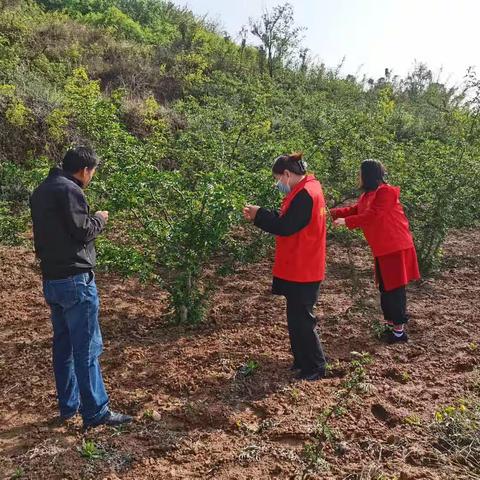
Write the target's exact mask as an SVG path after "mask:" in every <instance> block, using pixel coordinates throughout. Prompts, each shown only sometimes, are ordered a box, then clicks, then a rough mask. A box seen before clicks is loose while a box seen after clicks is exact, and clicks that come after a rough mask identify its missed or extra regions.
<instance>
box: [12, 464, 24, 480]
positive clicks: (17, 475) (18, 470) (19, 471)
mask: <svg viewBox="0 0 480 480" xmlns="http://www.w3.org/2000/svg"><path fill="white" fill-rule="evenodd" d="M23 475H24V471H23V468H21V467H17V468H16V469H15V472H13V475H12V476H11V477H10V478H11V480H17V479H18V478H22V477H23Z"/></svg>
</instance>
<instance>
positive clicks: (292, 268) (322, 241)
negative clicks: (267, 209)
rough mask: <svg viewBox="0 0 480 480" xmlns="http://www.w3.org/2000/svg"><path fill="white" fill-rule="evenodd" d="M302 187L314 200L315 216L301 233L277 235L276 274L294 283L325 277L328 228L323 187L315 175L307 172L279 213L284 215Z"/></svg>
mask: <svg viewBox="0 0 480 480" xmlns="http://www.w3.org/2000/svg"><path fill="white" fill-rule="evenodd" d="M301 190H306V191H307V192H308V194H309V195H310V197H311V198H312V200H313V207H312V217H311V219H310V223H309V224H308V225H307V226H306V227H305V228H303V229H302V230H300V231H299V232H297V233H294V234H293V235H290V236H288V237H281V236H277V237H275V240H276V249H275V263H274V266H273V276H274V277H277V278H281V279H283V280H288V281H291V282H300V283H306V282H319V281H321V280H323V279H324V278H325V256H326V255H325V254H326V243H327V242H326V234H327V229H326V215H325V199H324V198H323V190H322V186H321V185H320V182H319V181H318V180H316V179H315V177H314V176H313V175H307V176H306V177H305V178H304V179H303V180H302V181H301V182H300V183H299V184H298V185H296V186H295V187H294V188H293V189H292V191H291V192H290V193H289V194H288V195H287V196H286V197H285V198H284V200H283V202H282V206H281V208H280V216H281V215H284V214H285V212H286V211H287V210H288V208H289V207H290V204H291V203H292V200H293V199H294V198H295V196H296V195H297V194H298V193H299V192H300V191H301Z"/></svg>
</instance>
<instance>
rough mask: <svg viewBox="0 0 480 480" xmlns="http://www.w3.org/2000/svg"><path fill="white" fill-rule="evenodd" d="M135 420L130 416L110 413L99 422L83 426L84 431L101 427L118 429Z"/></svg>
mask: <svg viewBox="0 0 480 480" xmlns="http://www.w3.org/2000/svg"><path fill="white" fill-rule="evenodd" d="M132 420H133V417H131V416H130V415H125V414H123V413H116V412H112V411H108V413H107V414H106V415H105V416H103V417H102V418H101V419H100V420H97V421H95V422H92V423H87V424H85V423H84V424H83V429H84V430H88V429H89V428H95V427H98V426H99V425H108V426H109V427H118V426H120V425H125V424H127V423H130V422H131V421H132Z"/></svg>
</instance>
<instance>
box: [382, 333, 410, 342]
mask: <svg viewBox="0 0 480 480" xmlns="http://www.w3.org/2000/svg"><path fill="white" fill-rule="evenodd" d="M381 340H382V342H385V343H388V344H389V345H391V344H393V343H402V342H408V335H407V332H403V333H402V335H401V336H400V337H397V336H396V335H395V333H394V332H393V330H391V331H389V332H385V333H384V334H383V335H382V337H381Z"/></svg>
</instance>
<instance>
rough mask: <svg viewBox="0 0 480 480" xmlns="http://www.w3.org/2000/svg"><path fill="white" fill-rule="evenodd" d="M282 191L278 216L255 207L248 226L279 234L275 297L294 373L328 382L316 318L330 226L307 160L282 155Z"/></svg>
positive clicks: (278, 174) (276, 168)
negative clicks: (282, 308) (281, 305)
mask: <svg viewBox="0 0 480 480" xmlns="http://www.w3.org/2000/svg"><path fill="white" fill-rule="evenodd" d="M272 170H273V175H274V177H275V179H276V180H277V188H278V189H279V190H280V191H281V192H282V193H284V194H285V198H284V199H283V202H282V206H281V208H280V211H279V212H273V211H270V210H266V209H264V208H260V207H257V206H253V205H247V206H246V207H245V208H244V211H243V213H244V216H245V218H246V219H247V220H249V221H251V222H254V224H255V225H256V226H257V227H259V228H261V229H262V230H264V231H266V232H268V233H272V234H274V235H275V236H276V237H275V240H276V248H275V262H274V266H273V286H272V293H273V294H275V295H283V296H285V297H286V299H287V321H288V332H289V335H290V345H291V349H292V354H293V365H292V367H291V370H300V372H299V374H298V377H297V378H299V379H302V380H308V381H314V380H319V379H321V378H323V377H324V376H325V356H324V354H323V350H322V346H321V343H320V339H319V337H318V334H317V331H316V325H317V319H316V317H315V314H314V313H313V309H314V307H315V303H316V302H317V299H318V293H319V288H320V282H321V281H322V280H323V279H324V277H325V247H326V224H325V223H326V222H325V200H324V198H323V191H322V186H321V185H320V183H319V182H318V180H316V179H315V177H314V176H313V175H307V171H306V164H305V162H303V160H302V154H301V153H296V154H291V155H281V156H280V157H278V158H277V159H276V160H275V163H274V164H273V167H272Z"/></svg>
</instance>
